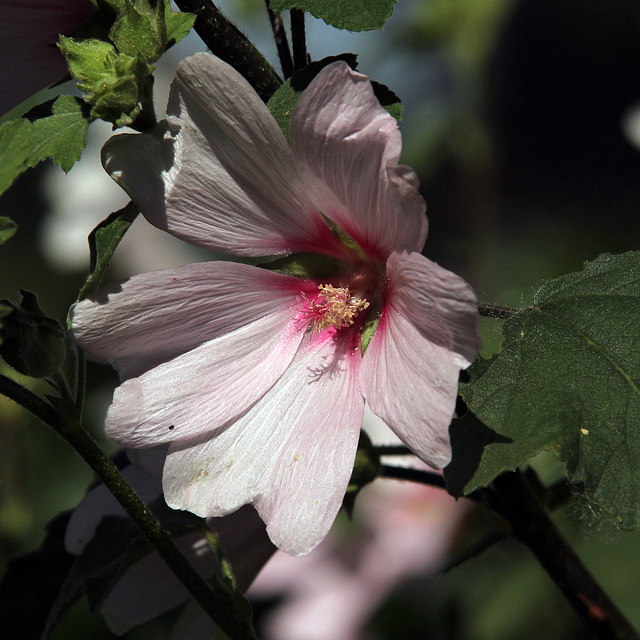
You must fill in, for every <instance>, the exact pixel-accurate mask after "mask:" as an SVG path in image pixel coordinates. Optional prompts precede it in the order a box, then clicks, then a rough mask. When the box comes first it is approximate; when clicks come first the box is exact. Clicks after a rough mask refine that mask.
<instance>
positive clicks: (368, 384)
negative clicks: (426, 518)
mask: <svg viewBox="0 0 640 640" xmlns="http://www.w3.org/2000/svg"><path fill="white" fill-rule="evenodd" d="M387 275H388V277H389V292H388V300H387V301H386V304H385V306H384V311H383V315H382V317H381V318H380V323H379V325H378V328H377V330H376V332H375V334H374V336H373V339H372V340H371V343H370V344H369V346H368V348H367V351H366V353H365V355H364V358H363V361H362V368H361V375H360V382H361V385H362V392H363V394H364V396H365V398H366V399H367V402H368V403H369V406H370V407H371V410H372V411H373V412H374V413H375V414H376V415H378V416H380V417H381V418H382V419H383V420H384V421H385V422H386V423H387V424H388V425H389V427H391V429H393V431H394V432H395V433H396V434H397V435H398V437H399V438H400V439H401V440H402V441H403V442H404V443H405V444H406V445H407V446H408V447H410V448H411V449H412V450H413V451H414V452H415V453H416V455H417V456H418V457H420V458H421V459H422V460H424V461H425V462H426V463H427V464H429V465H431V466H432V467H435V468H441V467H443V466H445V465H446V464H447V463H448V462H449V460H450V458H451V444H450V441H449V423H450V422H451V418H452V416H453V412H454V408H455V401H456V396H457V391H458V375H459V372H460V369H463V368H466V367H467V366H469V364H470V363H471V361H472V360H473V358H474V357H475V355H476V353H477V351H478V348H479V346H480V343H479V339H478V334H477V321H478V312H477V303H476V298H475V295H474V293H473V291H472V289H471V287H469V285H468V284H467V283H466V282H464V280H462V278H459V277H458V276H456V275H455V274H453V273H451V272H449V271H446V270H445V269H442V268H441V267H439V266H438V265H437V264H435V263H433V262H430V261H428V260H427V259H426V258H424V257H422V256H421V255H419V254H409V255H407V254H404V255H399V254H394V255H392V256H391V257H390V258H389V261H388V263H387Z"/></svg>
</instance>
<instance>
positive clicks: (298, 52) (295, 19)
mask: <svg viewBox="0 0 640 640" xmlns="http://www.w3.org/2000/svg"><path fill="white" fill-rule="evenodd" d="M291 47H292V49H293V69H294V71H299V70H300V69H302V68H304V67H306V66H307V64H309V59H308V55H307V36H306V33H305V27H304V11H302V9H291Z"/></svg>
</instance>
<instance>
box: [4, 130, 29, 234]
mask: <svg viewBox="0 0 640 640" xmlns="http://www.w3.org/2000/svg"><path fill="white" fill-rule="evenodd" d="M31 127H32V125H31V123H30V122H29V121H28V120H26V119H25V118H20V119H18V120H11V121H10V122H5V123H4V124H3V125H2V126H1V127H0V194H2V193H4V192H5V191H6V190H7V189H8V188H9V187H10V186H11V185H12V184H13V181H14V180H15V179H16V178H17V177H18V176H19V175H20V174H21V173H22V172H23V171H25V170H26V169H27V166H28V165H27V160H28V158H29V153H30V151H31V134H32V132H31ZM5 240H6V237H5Z"/></svg>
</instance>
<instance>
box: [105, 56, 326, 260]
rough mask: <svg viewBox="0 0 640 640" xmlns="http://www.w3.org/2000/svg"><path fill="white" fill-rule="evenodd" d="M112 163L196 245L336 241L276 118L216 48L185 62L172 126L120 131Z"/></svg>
mask: <svg viewBox="0 0 640 640" xmlns="http://www.w3.org/2000/svg"><path fill="white" fill-rule="evenodd" d="M103 162H104V165H105V168H106V169H107V171H108V172H109V173H110V174H111V175H112V177H113V178H114V179H115V180H116V181H117V182H118V183H119V184H120V185H121V186H122V187H123V188H124V189H125V190H126V191H127V192H128V193H129V194H130V196H131V197H132V199H133V200H134V202H136V203H137V204H138V206H140V207H141V209H142V212H143V213H144V215H145V217H146V218H147V220H149V222H151V223H152V224H154V225H155V226H157V227H159V228H160V229H164V230H166V231H169V232H170V233H172V234H173V235H175V236H178V237H179V238H182V239H184V240H186V241H187V242H190V243H191V244H194V245H197V246H202V247H206V248H209V249H214V250H217V251H222V252H226V253H231V254H234V255H240V256H264V255H269V254H278V253H284V252H290V251H309V250H313V249H316V250H319V249H322V247H323V244H325V243H333V244H335V239H333V237H332V236H331V234H330V232H329V230H328V229H327V227H326V225H325V224H324V222H323V220H322V218H321V216H320V214H319V213H318V211H317V210H316V209H315V208H314V207H313V206H312V205H311V203H310V201H309V199H308V197H307V195H306V189H305V187H303V186H302V185H301V182H300V178H299V176H298V172H297V170H296V167H295V165H294V163H293V159H292V155H291V150H290V148H289V146H288V144H287V141H286V139H285V137H284V135H283V133H282V131H281V130H280V128H279V126H278V125H277V123H276V121H275V120H274V118H273V116H272V115H271V113H270V112H269V110H268V109H267V107H266V106H265V105H264V103H263V102H262V101H261V100H260V98H259V97H258V95H257V94H256V92H255V91H254V90H253V88H252V87H251V86H250V85H249V84H248V83H247V81H246V80H245V79H244V78H243V77H242V76H241V75H240V74H239V73H238V72H237V71H235V70H234V69H233V68H232V67H230V66H229V65H227V64H226V63H224V62H222V60H220V59H218V58H216V57H215V56H213V55H211V54H207V53H200V54H196V55H194V56H192V57H191V58H187V59H186V60H184V61H183V62H182V63H181V64H180V65H179V66H178V70H177V74H176V79H175V80H174V82H173V85H172V90H171V96H170V98H169V105H168V107H167V123H164V125H161V126H160V127H159V128H158V129H156V131H155V133H154V135H153V136H149V135H125V136H115V137H114V138H112V139H111V140H110V141H109V142H108V143H107V145H106V146H105V148H104V151H103Z"/></svg>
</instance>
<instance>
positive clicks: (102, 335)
mask: <svg viewBox="0 0 640 640" xmlns="http://www.w3.org/2000/svg"><path fill="white" fill-rule="evenodd" d="M300 291H301V281H300V280H299V279H294V278H288V277H286V276H282V275H280V274H277V273H273V272H270V271H267V270H266V269H259V268H257V267H253V266H250V265H246V264H240V263H234V262H203V263H198V264H191V265H187V266H184V267H179V268H176V269H165V270H162V271H154V272H152V273H146V274H143V275H139V276H134V277H133V278H130V279H129V280H127V281H126V282H124V283H122V284H117V285H112V286H110V287H106V288H104V289H101V290H100V291H98V292H97V293H96V294H95V295H94V296H92V297H91V298H89V299H87V300H84V301H82V302H80V303H79V304H77V305H76V306H75V307H74V309H73V311H72V321H73V337H74V340H75V341H76V342H77V343H78V344H79V345H80V346H81V347H83V348H84V349H86V350H87V351H88V352H89V353H90V354H91V355H92V356H94V357H96V358H99V359H102V360H107V361H109V362H110V363H111V364H113V366H115V367H116V368H117V369H118V371H119V372H120V375H121V377H122V378H130V377H132V376H136V375H139V374H141V373H142V372H144V371H146V370H148V369H150V368H152V367H154V366H156V365H158V364H160V363H162V362H165V361H167V360H169V359H171V358H174V357H176V356H178V355H180V354H182V353H185V352H186V351H189V350H190V349H193V348H195V347H197V346H199V345H201V344H203V343H205V342H208V341H210V340H213V339H215V338H218V337H220V336H224V335H226V334H228V333H231V332H233V331H235V330H236V329H238V328H240V327H242V326H244V325H247V324H251V323H252V322H255V321H256V320H258V319H260V318H263V317H265V316H268V315H271V314H273V313H276V312H280V311H282V310H283V309H287V308H290V307H291V306H292V305H294V304H295V303H296V297H297V296H298V295H300Z"/></svg>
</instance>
